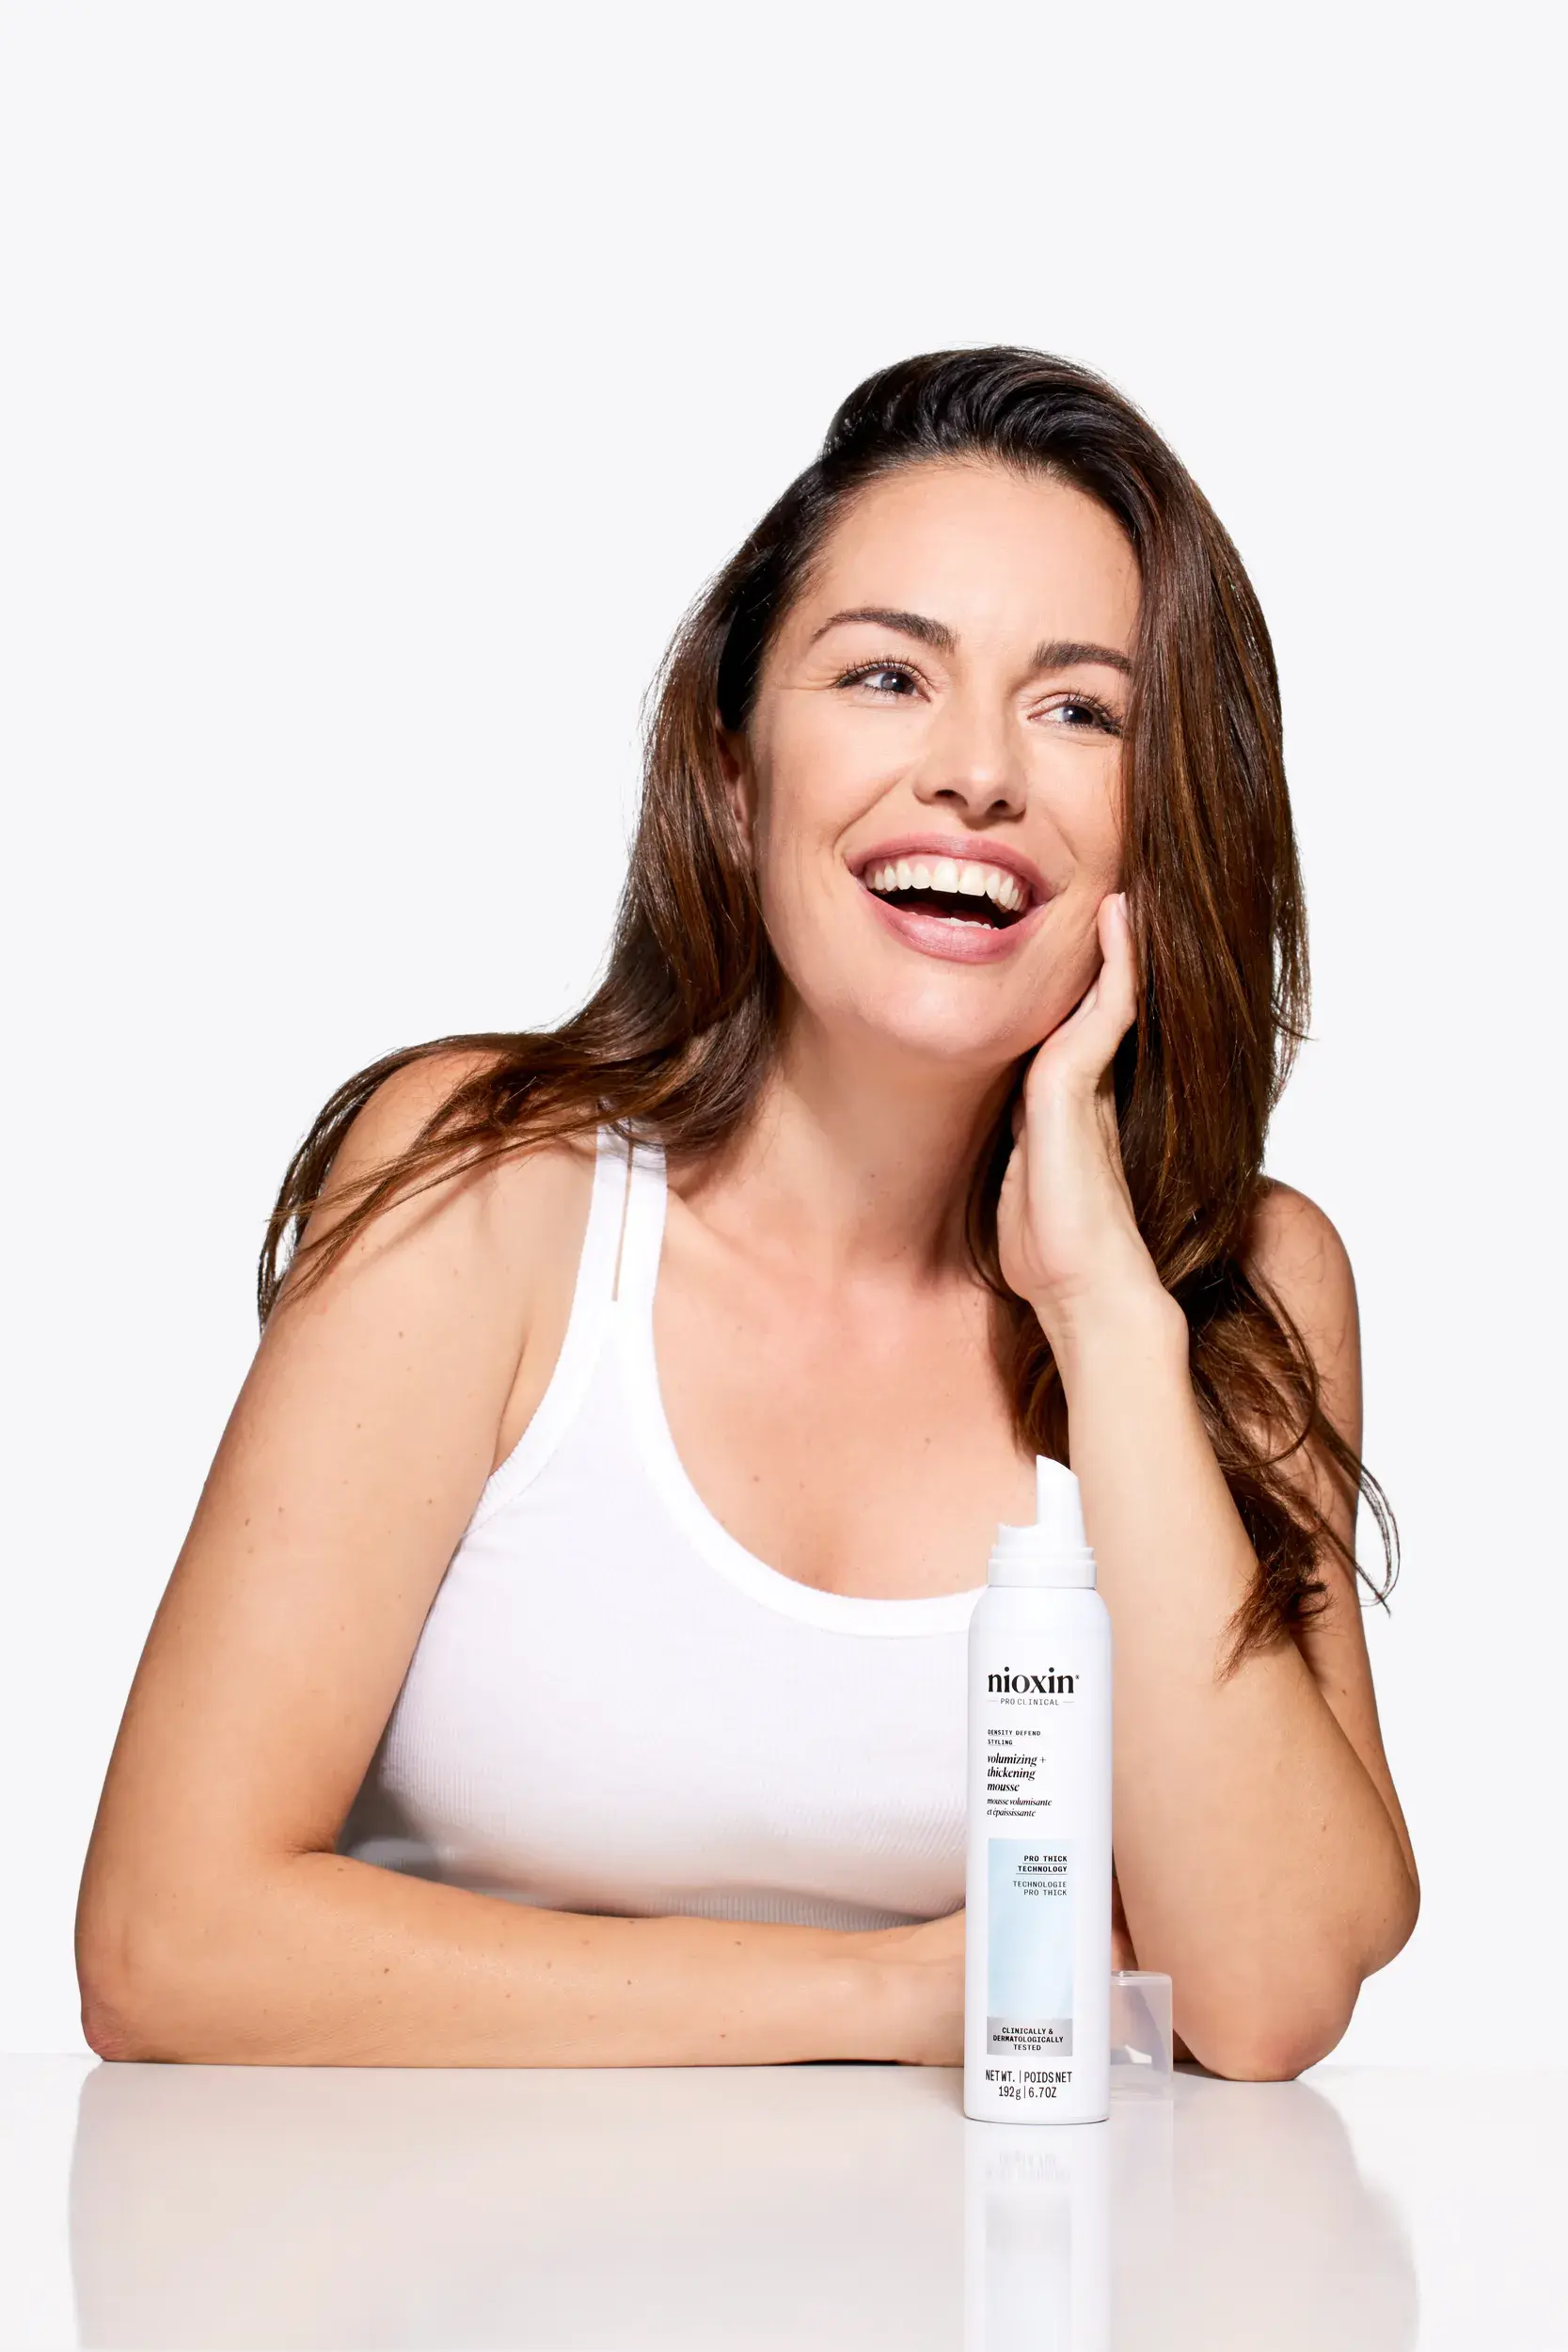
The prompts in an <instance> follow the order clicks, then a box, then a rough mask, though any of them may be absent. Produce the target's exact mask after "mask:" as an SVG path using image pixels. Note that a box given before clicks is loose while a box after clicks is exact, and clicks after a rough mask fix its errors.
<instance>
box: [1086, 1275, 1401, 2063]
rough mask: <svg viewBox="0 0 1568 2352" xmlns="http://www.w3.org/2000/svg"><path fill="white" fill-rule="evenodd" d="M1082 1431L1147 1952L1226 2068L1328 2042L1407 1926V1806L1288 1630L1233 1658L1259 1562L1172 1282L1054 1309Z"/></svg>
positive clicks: (1131, 1913)
mask: <svg viewBox="0 0 1568 2352" xmlns="http://www.w3.org/2000/svg"><path fill="white" fill-rule="evenodd" d="M1051 1338H1052V1341H1053V1347H1054V1350H1055V1354H1056V1360H1057V1365H1058V1369H1059V1371H1060V1374H1061V1376H1062V1381H1063V1386H1064V1390H1065V1393H1066V1397H1067V1404H1068V1413H1069V1454H1070V1457H1071V1466H1072V1469H1073V1470H1075V1472H1076V1473H1077V1475H1078V1478H1079V1481H1080V1483H1081V1486H1082V1489H1083V1498H1084V1509H1085V1518H1086V1521H1087V1525H1088V1531H1089V1538H1090V1541H1091V1542H1092V1543H1093V1545H1094V1547H1095V1551H1096V1555H1097V1558H1098V1562H1099V1573H1100V1585H1101V1592H1102V1594H1103V1596H1104V1598H1105V1600H1106V1603H1107V1605H1108V1607H1109V1609H1110V1612H1111V1619H1112V1626H1113V1631H1114V1638H1115V1723H1116V1729H1115V1745H1116V1765H1115V1821H1116V1851H1117V1879H1118V1883H1119V1885H1120V1889H1121V1897H1122V1903H1123V1907H1124V1910H1125V1913H1126V1917H1127V1925H1128V1930H1129V1932H1130V1934H1131V1937H1132V1944H1133V1946H1134V1948H1135V1950H1136V1953H1137V1957H1138V1963H1139V1965H1140V1966H1143V1967H1147V1968H1156V1969H1161V1970H1164V1971H1165V1972H1166V1973H1168V1974H1169V1976H1170V1977H1171V1979H1172V1980H1173V1984H1174V1988H1175V2005H1176V2021H1177V2029H1178V2031H1179V2032H1180V2035H1181V2036H1182V2038H1183V2040H1184V2041H1185V2042H1187V2044H1188V2046H1189V2048H1190V2049H1191V2050H1192V2052H1193V2054H1194V2055H1195V2056H1196V2057H1197V2058H1200V2059H1202V2060H1203V2061H1204V2063H1206V2064H1208V2065H1210V2066H1212V2067H1213V2068H1214V2069H1215V2070H1216V2071H1217V2072H1219V2073H1222V2074H1295V2073H1297V2072H1299V2070H1300V2068H1301V2067H1302V2066H1304V2065H1308V2064H1311V2063H1312V2062H1313V2061H1314V2060H1315V2059H1316V2058H1320V2057H1322V2056H1323V2055H1324V2053H1325V2052H1326V2051H1327V2050H1328V2049H1330V2048H1332V2047H1333V2045H1334V2043H1335V2042H1337V2041H1338V2038H1339V2035H1340V2033H1341V2032H1342V2031H1343V2029H1344V2026H1345V2024H1346V2023H1347V2022H1348V2019H1349V2016H1350V2011H1351V2009H1352V2006H1353V2005H1354V1999H1355V1995H1356V1993H1357V1991H1358V1989H1359V1987H1360V1984H1361V1981H1362V1979H1363V1978H1365V1977H1366V1976H1367V1975H1369V1974H1370V1972H1371V1971H1372V1970H1373V1969H1374V1968H1377V1967H1379V1966H1381V1965H1382V1964H1383V1963H1384V1962H1385V1961H1386V1960H1387V1959H1388V1958H1389V1957H1391V1955H1392V1953H1393V1952H1394V1951H1396V1950H1397V1949H1398V1948H1399V1946H1400V1944H1401V1943H1402V1941H1403V1938H1404V1935H1405V1934H1406V1933H1407V1932H1408V1929H1409V1924H1410V1917H1411V1915H1412V1912H1413V1904H1414V1889H1413V1885H1412V1882H1411V1878H1410V1873H1409V1870H1408V1868H1407V1866H1406V1863H1405V1859H1404V1853H1403V1851H1402V1846H1401V1843H1400V1839H1399V1836H1398V1835H1397V1833H1396V1830H1395V1827H1394V1823H1393V1821H1392V1820H1391V1818H1390V1815H1389V1812H1388V1809H1387V1807H1386V1804H1384V1801H1383V1798H1382V1796H1381V1795H1380V1793H1379V1791H1378V1788H1376V1786H1375V1784H1374V1782H1373V1781H1372V1779H1371V1777H1370V1773H1369V1772H1368V1771H1367V1769H1366V1767H1365V1766H1364V1765H1363V1763H1362V1762H1361V1760H1360V1758H1359V1756H1357V1754H1356V1752H1355V1750H1354V1747H1353V1746H1352V1744H1351V1742H1350V1740H1348V1739H1347V1738H1346V1736H1345V1733H1344V1732H1343V1731H1342V1729H1341V1728H1340V1726H1339V1724H1338V1722H1337V1720H1336V1718H1335V1716H1334V1713H1333V1711H1332V1709H1331V1708H1330V1707H1329V1706H1328V1704H1327V1701H1326V1700H1325V1698H1324V1697H1323V1693H1322V1692H1321V1691H1320V1689H1319V1687H1318V1685H1317V1683H1316V1681H1315V1680H1314V1677H1313V1675H1312V1672H1311V1670H1310V1668H1309V1667H1308V1665H1307V1661H1306V1660H1305V1658H1304V1657H1303V1655H1302V1653H1301V1651H1300V1650H1299V1649H1298V1647H1297V1646H1296V1645H1295V1643H1294V1642H1293V1641H1291V1640H1289V1639H1282V1640H1280V1641H1279V1642H1278V1643H1276V1644H1275V1645H1273V1646H1272V1647H1270V1648H1269V1649H1267V1650H1266V1651H1264V1652H1262V1653H1260V1654H1254V1655H1252V1656H1250V1657H1249V1658H1248V1659H1247V1660H1246V1661H1245V1662H1244V1663H1243V1664H1242V1665H1241V1666H1240V1667H1239V1668H1238V1669H1237V1670H1236V1671H1235V1672H1234V1673H1227V1661H1228V1658H1229V1650H1230V1642H1231V1638H1232V1634H1233V1628H1234V1620H1235V1615H1236V1612H1237V1610H1238V1609H1239V1607H1240V1606H1241V1604H1242V1603H1243V1600H1244V1599H1245V1598H1246V1597H1247V1594H1248V1593H1249V1591H1250V1589H1251V1587H1252V1584H1253V1582H1254V1580H1255V1578H1256V1576H1257V1572H1258V1564H1257V1560H1256V1557H1255V1555H1254V1552H1253V1549H1252V1546H1251V1544H1250V1542H1249V1541H1248V1539H1247V1535H1246V1533H1245V1530H1244V1528H1243V1525H1242V1521H1241V1518H1240V1517H1239V1515H1238V1513H1237V1511H1236V1507H1235V1505H1234V1503H1233V1502H1232V1501H1231V1499H1230V1494H1229V1491H1228V1489H1227V1486H1226V1483H1225V1479H1224V1476H1223V1474H1222V1472H1221V1470H1220V1468H1219V1465H1218V1463H1217V1462H1216V1460H1215V1458H1214V1454H1213V1450H1212V1446H1211V1445H1210V1442H1209V1438H1208V1435H1207V1432H1206V1430H1205V1428H1204V1425H1203V1421H1202V1417H1201V1415H1200V1413H1199V1410H1198V1406H1197V1401H1196V1396H1195V1395H1194V1392H1193V1387H1192V1382H1191V1379H1190V1376H1189V1373H1188V1357H1187V1330H1186V1322H1185V1318H1184V1316H1183V1315H1182V1313H1181V1310H1180V1307H1179V1306H1178V1305H1177V1303H1176V1302H1175V1300H1173V1299H1172V1298H1171V1297H1170V1296H1169V1295H1167V1294H1166V1293H1165V1292H1164V1291H1163V1290H1161V1289H1160V1288H1159V1287H1158V1285H1157V1283H1154V1282H1152V1281H1150V1282H1148V1283H1144V1282H1132V1283H1129V1284H1127V1285H1126V1286H1125V1287H1124V1288H1123V1289H1122V1290H1121V1291H1120V1292H1119V1293H1102V1294H1101V1295H1098V1296H1093V1297H1085V1299H1083V1300H1082V1301H1081V1302H1079V1304H1078V1305H1077V1306H1076V1307H1075V1309H1074V1311H1073V1312H1072V1313H1071V1314H1070V1315H1063V1314H1062V1313H1060V1311H1058V1312H1057V1313H1056V1314H1055V1315H1053V1327H1052V1328H1051Z"/></svg>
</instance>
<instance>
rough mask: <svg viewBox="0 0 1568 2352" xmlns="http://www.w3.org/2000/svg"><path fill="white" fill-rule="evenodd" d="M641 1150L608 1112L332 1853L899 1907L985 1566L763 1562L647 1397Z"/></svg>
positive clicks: (943, 1904) (944, 1798)
mask: <svg viewBox="0 0 1568 2352" xmlns="http://www.w3.org/2000/svg"><path fill="white" fill-rule="evenodd" d="M664 1209H665V1182H664V1163H663V1157H662V1154H661V1153H660V1152H657V1150H655V1149H653V1148H651V1147H649V1146H647V1145H641V1144H640V1145H638V1146H637V1147H636V1149H635V1151H633V1152H628V1149H627V1147H626V1144H625V1143H623V1142H622V1141H621V1140H620V1139H619V1138H618V1137H615V1136H611V1135H610V1133H609V1132H608V1130H607V1131H603V1132H601V1134H600V1136H599V1138H598V1150H597V1156H596V1160H595V1164H594V1188H593V1198H592V1201H591V1205H590V1209H589V1216H588V1226H587V1232H586V1234H585V1236H584V1240H583V1248H582V1258H581V1262H580V1264H579V1266H578V1279H577V1286H576V1290H575V1293H574V1296H573V1301H572V1311H571V1319H570V1322H569V1324H568V1327H567V1330H566V1336H565V1339H564V1342H563V1343H562V1349H561V1355H560V1358H559V1360H558V1362H557V1364H556V1369H555V1373H554V1375H553V1377H552V1378H551V1381H550V1384H549V1387H548V1389H547V1390H546V1393H545V1395H544V1397H543V1399H542V1400H541V1402H540V1404H539V1406H538V1409H537V1411H536V1412H535V1413H534V1416H533V1419H532V1420H531V1422H530V1423H529V1426H528V1428H527V1430H526V1431H525V1432H524V1434H523V1436H522V1438H520V1439H519V1441H518V1443H517V1445H516V1446H515V1449H514V1451H513V1452H512V1453H511V1454H509V1455H508V1457H507V1459H506V1460H505V1461H504V1462H503V1463H502V1464H501V1465H500V1467H499V1470H496V1471H495V1472H494V1474H493V1475H492V1476H491V1477H490V1478H489V1479H488V1480H487V1482H486V1484H485V1486H484V1490H483V1494H482V1495H481V1497H480V1500H479V1502H478V1504H477V1506H476V1507H475V1510H474V1514H473V1517H472V1518H471V1519H470V1521H469V1523H468V1526H467V1531H466V1532H465V1534H464V1536H463V1539H462V1541H461V1542H460V1543H459V1545H458V1547H457V1549H456V1551H455V1552H454V1553H453V1555H452V1558H451V1565H450V1566H449V1567H448V1569H447V1572H446V1575H445V1577H444V1578H443V1580H442V1582H441V1585H440V1587H439V1589H438V1591H437V1593H436V1598H435V1601H434V1602H433V1604H432V1606H431V1610H430V1613H429V1615H428V1617H427V1618H426V1620H425V1624H424V1629H423V1630H422V1632H421V1633H420V1640H419V1645H418V1647H417V1648H416V1650H415V1652H414V1656H413V1659H412V1661H411V1662H410V1664H409V1668H408V1674H407V1677H406V1678H405V1680H404V1686H403V1689H402V1692H400V1694H399V1697H398V1701H397V1704H396V1706H395V1708H393V1710H392V1714H391V1717H390V1719H389V1721H388V1724H387V1728H386V1731H385V1733H384V1734H383V1736H382V1739H381V1741H380V1744H379V1746H378V1747H377V1750H376V1753H375V1755H374V1756H373V1757H372V1762H371V1766H370V1770H369V1772H367V1774H366V1777H365V1782H364V1785H363V1787H362V1788H361V1789H360V1791H359V1793H358V1796H357V1797H356V1800H355V1803H354V1805H353V1807H352V1809H351V1811H350V1813H349V1817H348V1820H346V1821H345V1823H344V1826H343V1830H342V1834H341V1837H340V1839H339V1849H338V1850H339V1851H340V1852H342V1853H348V1854H353V1855H356V1856H357V1857H358V1858H359V1859H360V1860H362V1861H366V1862H375V1863H380V1864H382V1865H384V1866H386V1867H390V1868H394V1869H403V1870H408V1871H412V1872H414V1873H415V1874H417V1875H418V1876H420V1877H423V1878H432V1879H438V1880H441V1881H443V1882H445V1883H449V1884H451V1885H455V1886H466V1887H470V1888H474V1889H476V1890H478V1891H480V1892H483V1893H484V1894H489V1895H500V1896H504V1897H506V1898H507V1899H509V1900H512V1901H515V1902H524V1903H539V1904H543V1905H546V1906H547V1907H548V1908H550V1909H553V1910H561V1911H583V1912H606V1913H612V1914H616V1915H621V1916H626V1917H631V1916H635V1915H658V1914H671V1913H687V1914H690V1915H697V1916H702V1917H706V1918H715V1919H758V1920H775V1921H792V1922H796V1923H799V1924H800V1925H803V1926H811V1927H826V1928H875V1927H889V1926H893V1925H895V1924H896V1923H899V1922H902V1921H906V1920H913V1919H929V1918H935V1917H937V1916H938V1915H940V1914H942V1913H943V1912H949V1911H954V1910H956V1909H957V1908H958V1905H959V1904H960V1903H961V1902H962V1900H963V1857H964V1690H965V1679H964V1651H965V1640H966V1635H967V1632H968V1627H969V1617H970V1612H971V1610H972V1609H973V1608H974V1602H975V1600H976V1598H977V1597H978V1588H974V1589H971V1590H967V1591H964V1592H958V1593H946V1594H942V1595H938V1596H936V1597H930V1598H924V1599H911V1600H876V1599H866V1598H862V1597H851V1596H847V1595H845V1594H840V1593H824V1592H819V1591H817V1590H816V1588H815V1587H814V1586H811V1585H808V1584H802V1583H800V1582H799V1581H797V1580H796V1579H794V1578H792V1577H787V1576H784V1575H781V1574H780V1573H779V1571H778V1570H777V1569H775V1568H770V1567H768V1566H766V1565H764V1563H763V1562H762V1561H761V1560H758V1559H756V1558H755V1557H754V1556H753V1555H752V1553H751V1552H749V1551H748V1550H746V1549H745V1548H744V1547H743V1546H742V1545H741V1544H739V1543H737V1542H736V1539H735V1537H734V1536H733V1535H731V1534H728V1533H727V1532H726V1530H725V1529H724V1528H723V1527H721V1525H720V1523H719V1521H718V1520H717V1519H716V1518H714V1517H713V1515H712V1513H711V1512H710V1511H708V1509H707V1508H706V1506H705V1504H704V1503H703V1502H702V1501H701V1500H700V1499H699V1497H698V1495H697V1493H696V1491H695V1489H694V1488H693V1486H691V1483H690V1481H689V1479H688V1477H687V1475H686V1472H685V1470H683V1468H682V1466H681V1462H680V1458H679V1456H678V1455H677V1454H676V1452H675V1448H674V1444H673V1439H672V1438H671V1435H670V1428H669V1424H668V1422H666V1420H665V1417H664V1407H663V1405H662V1402H661V1400H660V1397H659V1389H658V1373H657V1364H656V1361H655V1356H654V1334H653V1302H654V1286H655V1283H656V1281H657V1276H658V1261H659V1248H660V1243H661V1240H662V1237H663V1231H664Z"/></svg>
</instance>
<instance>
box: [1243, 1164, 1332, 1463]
mask: <svg viewBox="0 0 1568 2352" xmlns="http://www.w3.org/2000/svg"><path fill="white" fill-rule="evenodd" d="M1242 1262H1243V1266H1244V1267H1245V1270H1246V1273H1247V1276H1248V1278H1249V1279H1250V1280H1251V1281H1252V1282H1253V1283H1254V1284H1255V1286H1256V1287H1257V1288H1258V1289H1259V1290H1261V1291H1262V1292H1263V1293H1264V1295H1266V1296H1267V1297H1268V1298H1270V1299H1271V1300H1273V1301H1274V1302H1275V1304H1276V1305H1277V1306H1278V1307H1281V1308H1283V1310H1284V1311H1285V1313H1286V1314H1287V1315H1288V1316H1289V1317H1290V1319H1291V1323H1293V1324H1294V1326H1295V1327H1296V1329H1297V1330H1298V1331H1299V1332H1300V1334H1301V1337H1302V1339H1303V1340H1304V1342H1305V1343H1306V1345H1307V1351H1308V1353H1309V1354H1310V1356H1311V1358H1312V1360H1313V1362H1314V1364H1315V1365H1316V1367H1317V1370H1318V1375H1319V1377H1320V1379H1321V1380H1322V1382H1323V1394H1324V1398H1325V1401H1327V1402H1328V1403H1329V1405H1330V1407H1331V1409H1332V1410H1334V1412H1335V1416H1336V1418H1337V1419H1338V1420H1339V1421H1340V1422H1342V1423H1343V1424H1344V1425H1346V1426H1349V1427H1354V1428H1357V1429H1358V1428H1359V1425H1360V1411H1361V1402H1360V1398H1361V1328H1360V1313H1359V1309H1358V1306H1357V1302H1356V1295H1355V1276H1354V1272H1353V1270H1352V1267H1351V1262H1350V1252H1349V1250H1348V1249H1347V1248H1345V1244H1344V1239H1343V1237H1342V1235H1341V1234H1340V1232H1339V1230H1338V1226H1336V1225H1335V1223H1334V1221H1333V1219H1332V1218H1331V1217H1330V1216H1328V1214H1327V1212H1326V1210H1324V1209H1323V1208H1321V1207H1320V1206H1319V1204H1318V1202H1317V1201H1316V1200H1311V1199H1309V1198H1308V1196H1307V1194H1306V1193H1305V1192H1300V1191H1298V1190H1297V1188H1296V1187H1295V1185H1294V1184H1283V1183H1281V1181H1280V1180H1279V1178H1278V1177H1275V1176H1266V1177H1264V1178H1263V1179H1262V1181H1261V1183H1260V1184H1259V1188H1258V1194H1257V1197H1256V1199H1255V1200H1254V1201H1253V1204H1252V1209H1251V1213H1250V1215H1249V1216H1248V1220H1247V1231H1246V1236H1245V1240H1244V1243H1243V1251H1242Z"/></svg>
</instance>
